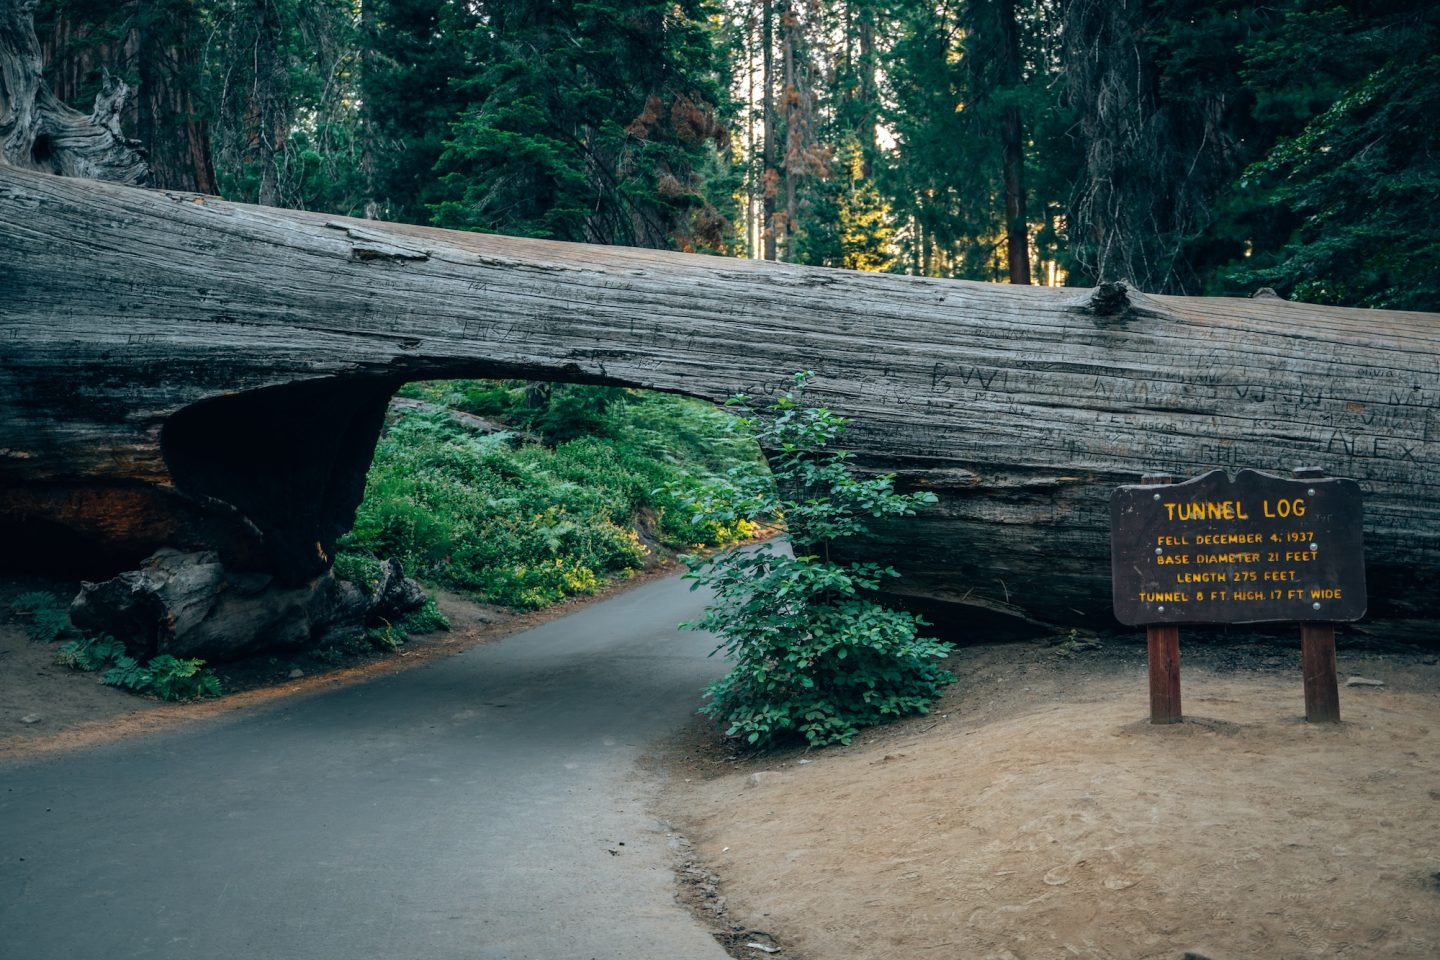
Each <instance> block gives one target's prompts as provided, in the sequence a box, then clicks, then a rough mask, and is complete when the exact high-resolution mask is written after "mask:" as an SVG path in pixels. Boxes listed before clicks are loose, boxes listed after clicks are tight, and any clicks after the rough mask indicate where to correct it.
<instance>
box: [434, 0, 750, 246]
mask: <svg viewBox="0 0 1440 960" xmlns="http://www.w3.org/2000/svg"><path fill="white" fill-rule="evenodd" d="M476 7H477V8H479V9H481V10H482V15H481V16H480V17H479V18H478V19H477V21H476V22H475V23H474V24H473V25H471V27H470V28H469V29H468V31H467V32H466V35H465V37H464V42H465V44H466V55H467V58H468V60H469V63H470V67H471V69H470V72H469V74H468V75H466V76H465V77H464V79H462V80H460V81H459V83H458V90H459V91H460V92H461V93H462V94H463V95H464V97H465V99H466V103H467V106H466V107H465V109H464V111H463V113H462V114H461V116H460V117H459V118H458V120H457V121H456V122H455V123H454V124H453V126H452V128H451V130H452V132H451V137H450V139H448V140H447V141H446V147H445V152H444V153H443V154H442V157H441V165H440V166H441V169H442V170H443V171H444V184H445V198H444V199H443V200H442V201H441V202H439V203H438V204H436V205H435V206H434V211H435V221H436V222H437V223H439V224H440V225H442V226H448V227H459V228H464V229H472V230H484V231H494V232H499V233H508V234H515V235H522V236H535V237H549V238H554V239H563V240H577V241H585V242H589V243H618V244H627V245H633V246H647V247H667V246H674V247H679V248H682V249H683V248H710V249H714V248H719V247H722V246H723V245H724V244H725V243H726V241H727V240H728V233H729V219H728V217H727V216H726V215H725V212H724V211H721V210H718V209H716V207H715V206H714V202H713V197H712V195H710V194H708V193H707V191H706V189H705V186H704V184H703V183H702V182H701V174H702V172H703V171H705V170H707V169H710V168H712V167H713V166H715V165H717V164H719V163H721V162H722V160H723V158H722V157H720V156H719V151H721V150H723V149H724V148H725V147H726V146H727V145H728V137H729V131H728V129H727V128H726V126H725V124H724V122H723V119H722V113H723V111H724V110H725V107H726V103H725V92H724V83H723V80H724V74H723V73H722V70H721V66H722V64H721V63H719V62H717V57H716V45H715V44H714V42H713V38H712V36H711V33H710V27H709V23H708V19H709V15H710V13H711V11H710V8H709V7H708V6H707V5H706V4H705V3H704V2H703V0H686V2H684V3H680V4H675V3H667V2H661V0H619V2H616V3H612V4H610V5H601V4H599V3H581V2H575V0H553V2H548V3H533V2H530V0H494V2H489V3H482V4H477V5H476Z"/></svg>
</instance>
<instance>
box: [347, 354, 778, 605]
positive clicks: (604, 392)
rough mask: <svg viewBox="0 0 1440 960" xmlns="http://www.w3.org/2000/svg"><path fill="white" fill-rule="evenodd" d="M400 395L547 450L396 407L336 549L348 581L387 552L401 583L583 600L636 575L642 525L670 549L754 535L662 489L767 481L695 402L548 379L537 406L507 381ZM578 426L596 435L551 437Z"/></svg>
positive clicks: (414, 389) (756, 460)
mask: <svg viewBox="0 0 1440 960" xmlns="http://www.w3.org/2000/svg"><path fill="white" fill-rule="evenodd" d="M405 392H406V393H408V394H410V395H412V396H415V397H417V398H419V399H423V400H425V401H427V402H430V403H444V404H447V405H449V406H451V407H452V408H457V409H459V408H462V407H463V406H466V405H468V406H469V408H470V409H472V410H483V411H484V412H485V413H486V414H489V415H492V416H500V417H503V418H508V422H511V423H514V424H516V425H517V426H518V427H520V428H521V429H523V430H534V431H538V432H541V433H543V434H545V435H546V437H547V439H549V440H550V441H551V442H554V443H555V445H554V446H547V445H544V444H538V443H531V444H526V445H520V446H516V444H515V437H514V435H512V434H505V433H502V434H496V433H477V432H476V431H475V430H474V429H473V428H471V427H470V426H468V425H467V424H466V423H464V422H462V421H457V420H456V418H454V417H452V416H451V415H450V413H449V411H447V410H444V409H420V410H414V409H405V410H401V411H398V412H397V413H396V415H395V416H393V417H392V419H391V422H390V424H389V427H388V429H387V430H386V432H385V435H384V436H383V437H382V438H381V441H380V443H379V445H378V446H377V449H376V455H375V462H374V465H373V466H372V468H371V471H370V476H369V480H368V484H367V486H366V493H365V500H364V502H363V503H362V504H361V506H360V508H359V510H358V511H357V516H356V521H355V527H354V529H353V530H352V531H351V533H350V534H348V535H347V536H346V537H345V538H343V539H342V541H341V544H340V550H339V551H338V558H337V576H341V577H343V578H346V579H352V580H356V581H357V582H358V581H360V580H363V579H364V577H365V573H364V571H365V570H366V569H367V566H366V564H367V563H368V562H369V561H370V558H372V557H395V558H398V559H400V560H401V562H402V563H404V565H405V568H406V570H407V571H410V572H411V573H412V574H413V575H415V576H419V577H421V578H424V579H428V580H431V581H434V582H438V583H443V584H446V585H449V586H451V587H456V588H460V589H465V590H471V591H474V592H477V593H479V594H480V595H481V596H483V597H484V598H485V599H486V600H489V601H490V602H493V603H500V604H505V605H509V606H516V607H524V608H539V607H544V606H548V605H550V604H553V603H557V602H560V601H562V600H564V599H566V598H567V597H572V596H579V595H585V594H590V593H594V592H595V591H596V590H598V589H599V588H600V587H601V586H602V585H603V584H604V583H605V582H606V581H607V580H609V579H612V578H623V577H626V576H629V575H630V574H631V572H632V571H634V570H635V569H637V568H639V567H640V566H642V565H643V564H644V563H645V560H646V557H647V554H648V552H649V551H648V549H647V548H646V546H645V545H644V544H643V543H642V542H641V538H640V536H639V534H638V533H637V526H638V525H640V524H641V523H647V524H648V525H649V530H650V532H651V533H652V534H653V535H655V536H657V537H658V539H659V540H660V542H661V543H663V544H667V545H671V546H677V547H678V546H691V545H695V544H708V545H715V544H719V543H724V542H734V541H735V540H736V539H741V538H744V537H747V536H749V535H750V533H751V532H752V530H751V528H750V527H749V526H748V525H746V524H743V523H740V524H736V523H732V524H728V525H726V524H715V523H710V522H703V521H701V522H697V521H694V520H692V519H691V518H690V514H689V512H688V511H686V510H684V509H682V508H681V507H680V505H679V500H678V499H677V498H676V495H675V494H674V493H672V492H671V489H670V488H671V487H672V486H676V487H677V488H679V487H685V486H687V485H688V486H691V487H693V486H694V485H695V484H697V483H700V482H702V481H704V480H708V479H714V478H715V477H716V476H717V475H719V474H720V473H721V472H723V471H724V470H726V469H729V468H731V467H734V466H736V465H737V464H741V465H743V469H744V470H746V471H748V472H750V473H754V474H756V475H758V476H765V468H764V465H763V460H762V459H761V458H760V456H759V451H758V449H757V448H756V447H755V445H754V443H753V441H751V440H749V439H748V438H746V437H743V436H739V435H736V434H735V433H733V431H731V430H730V428H729V422H730V420H731V419H732V418H731V417H729V416H728V415H727V414H724V413H721V412H719V411H717V410H715V408H714V407H713V406H711V405H709V404H706V403H702V402H700V401H696V400H690V399H687V398H682V397H674V396H666V395H662V394H646V393H640V392H635V391H624V390H617V389H614V388H608V387H607V388H598V387H562V386H556V387H554V388H552V389H551V390H550V391H549V392H548V395H547V396H546V399H545V400H544V404H545V405H544V406H541V407H535V406H527V403H528V402H529V401H527V399H526V390H525V388H524V385H523V384H522V383H520V382H518V381H501V382H498V383H496V382H490V381H451V382H448V383H429V384H419V385H411V386H408V387H407V388H406V390H405ZM531 393H532V394H537V393H538V392H536V391H531ZM547 418H548V419H547ZM581 424H583V425H584V427H585V429H587V430H594V431H598V432H599V433H600V434H603V436H596V435H584V436H579V435H577V436H574V438H573V439H563V437H564V436H566V435H569V434H571V433H576V434H578V432H579V425H581ZM572 428H574V429H573V430H572ZM556 441H558V442H556ZM351 558H354V559H351Z"/></svg>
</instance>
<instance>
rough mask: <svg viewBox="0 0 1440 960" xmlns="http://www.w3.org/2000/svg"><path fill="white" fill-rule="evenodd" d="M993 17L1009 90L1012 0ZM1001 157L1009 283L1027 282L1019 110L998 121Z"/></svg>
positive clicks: (1014, 84) (1016, 42)
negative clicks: (995, 19) (995, 22)
mask: <svg viewBox="0 0 1440 960" xmlns="http://www.w3.org/2000/svg"><path fill="white" fill-rule="evenodd" d="M995 15H996V17H997V20H998V22H997V27H998V29H999V33H1000V37H999V39H1000V55H1001V62H1000V77H1001V80H1002V82H1003V83H1004V84H1005V86H1006V87H1008V88H1009V89H1010V90H1011V91H1014V90H1016V89H1018V88H1019V86H1020V24H1019V23H1018V22H1016V19H1015V2H1014V0H1001V2H999V3H997V4H996V10H995ZM1000 154H1001V161H1000V162H1001V165H1002V166H1003V167H1004V182H1005V250H1006V261H1007V266H1008V267H1009V270H1010V282H1011V283H1029V282H1030V228H1029V226H1028V225H1027V224H1026V222H1025V130H1024V127H1023V125H1022V124H1021V122H1020V109H1019V108H1018V107H1016V106H1013V105H1011V106H1007V107H1006V108H1005V109H1004V111H1003V113H1002V115H1001V118H1000Z"/></svg>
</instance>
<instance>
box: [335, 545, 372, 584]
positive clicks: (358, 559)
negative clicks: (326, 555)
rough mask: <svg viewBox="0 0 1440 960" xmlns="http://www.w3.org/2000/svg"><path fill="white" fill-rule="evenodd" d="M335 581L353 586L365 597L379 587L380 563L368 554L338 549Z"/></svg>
mask: <svg viewBox="0 0 1440 960" xmlns="http://www.w3.org/2000/svg"><path fill="white" fill-rule="evenodd" d="M333 569H334V572H335V579H337V580H345V581H348V582H349V583H353V584H355V586H357V587H359V588H360V589H361V590H363V591H365V595H366V596H371V595H373V594H374V593H375V589H376V588H377V587H379V586H380V561H379V560H376V559H375V558H374V557H373V556H372V555H370V554H369V553H361V552H359V551H355V550H346V549H343V548H342V549H340V550H337V551H336V552H335V564H334V568H333Z"/></svg>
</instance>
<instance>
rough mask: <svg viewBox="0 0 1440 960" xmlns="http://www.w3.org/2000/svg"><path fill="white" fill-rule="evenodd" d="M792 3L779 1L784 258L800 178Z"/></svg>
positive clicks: (790, 247) (789, 256)
mask: <svg viewBox="0 0 1440 960" xmlns="http://www.w3.org/2000/svg"><path fill="white" fill-rule="evenodd" d="M795 31H796V21H795V4H794V0H781V4H780V57H781V63H782V65H783V69H784V71H785V75H784V83H785V94H784V99H785V161H784V169H785V176H784V180H783V183H784V184H785V242H784V250H785V259H786V260H791V261H793V260H794V259H795V250H794V237H795V221H796V219H797V215H798V213H799V211H798V210H797V209H796V203H795V181H796V180H797V179H798V178H799V176H800V168H801V163H802V161H801V159H800V157H801V152H802V149H803V148H802V145H801V142H800V135H801V120H800V91H799V88H798V86H797V84H796V78H795Z"/></svg>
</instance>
